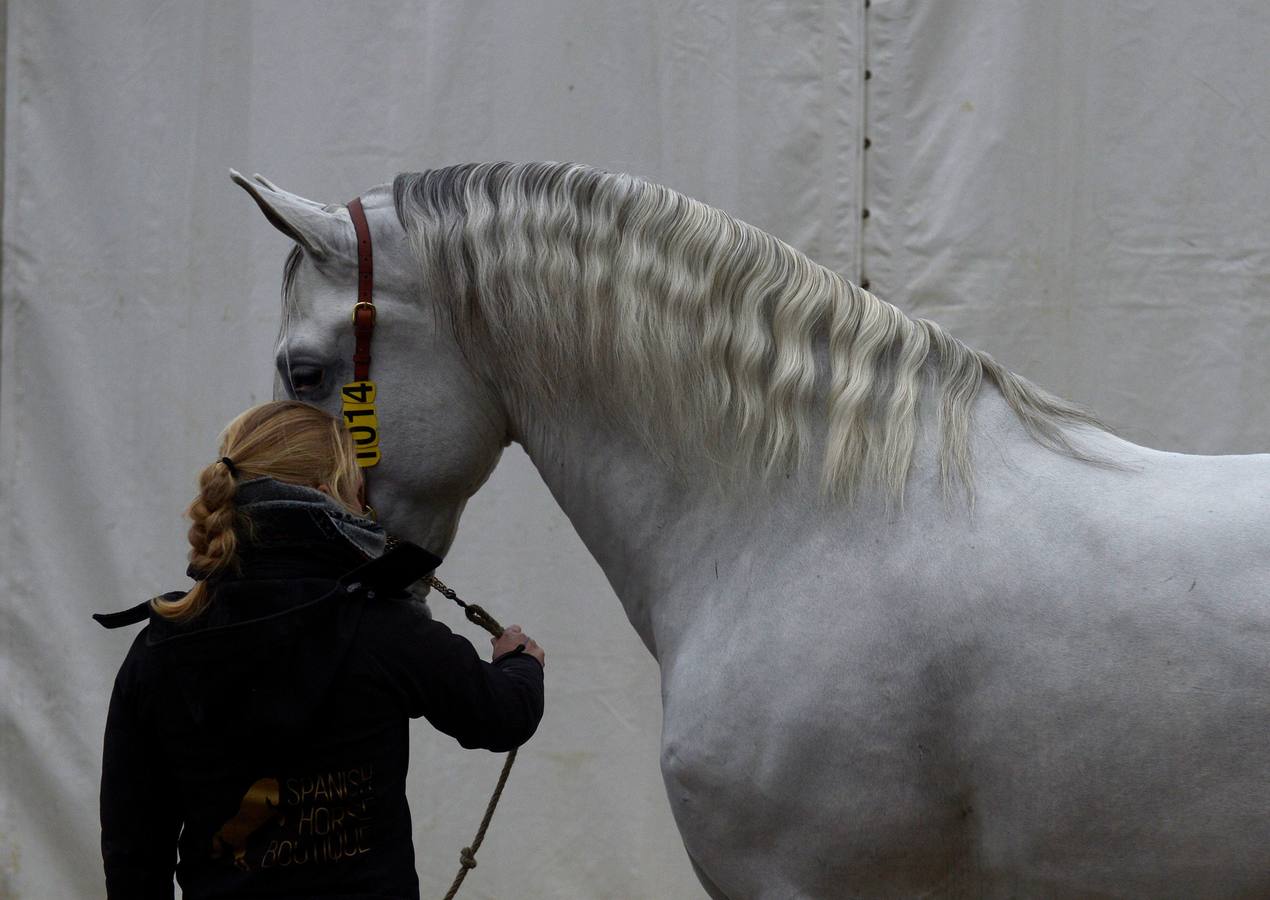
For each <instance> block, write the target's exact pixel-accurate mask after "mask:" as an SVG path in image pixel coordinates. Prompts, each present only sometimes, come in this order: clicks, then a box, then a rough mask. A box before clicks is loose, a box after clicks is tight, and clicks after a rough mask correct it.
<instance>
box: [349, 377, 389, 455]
mask: <svg viewBox="0 0 1270 900" xmlns="http://www.w3.org/2000/svg"><path fill="white" fill-rule="evenodd" d="M340 399H341V400H342V401H343V413H344V426H345V427H346V428H347V429H348V431H349V433H350V434H351V435H352V436H353V443H354V444H356V445H357V464H358V465H359V466H361V467H362V468H363V469H368V468H370V467H371V466H373V465H375V464H376V463H378V462H379V459H380V453H379V417H378V416H377V415H376V414H375V382H373V381H350V382H349V383H348V384H346V385H344V387H343V388H341V389H340Z"/></svg>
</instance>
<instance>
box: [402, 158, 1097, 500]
mask: <svg viewBox="0 0 1270 900" xmlns="http://www.w3.org/2000/svg"><path fill="white" fill-rule="evenodd" d="M393 199H394V204H395V207H396V211H397V215H398V218H399V219H400V221H401V224H402V226H403V227H404V228H405V229H406V231H407V232H408V233H409V234H410V235H411V236H412V240H413V246H414V248H415V252H416V253H417V254H418V255H419V256H420V262H421V263H422V271H423V272H424V278H425V282H426V283H425V285H424V290H425V291H426V292H427V294H428V295H429V296H430V297H432V298H435V299H436V300H437V301H439V302H441V303H443V304H444V305H445V306H446V312H447V313H448V316H449V319H450V322H451V324H452V326H453V328H454V331H455V335H456V338H457V339H458V341H459V343H460V345H461V346H462V347H463V350H464V353H465V354H466V355H467V356H468V358H469V359H471V360H474V361H480V364H481V365H484V366H485V367H487V370H488V371H487V374H488V375H489V376H490V377H492V378H495V379H496V380H498V381H499V382H500V383H502V384H503V386H504V388H505V389H506V390H507V391H508V394H509V397H510V398H511V401H512V402H513V404H514V405H516V406H518V407H519V409H516V410H513V412H514V413H515V414H519V415H520V416H521V417H522V420H525V419H529V418H531V417H532V410H533V409H535V408H537V407H540V406H541V404H542V403H544V402H556V403H558V402H561V401H562V400H566V401H577V402H585V403H588V404H589V405H590V406H591V407H593V408H594V409H596V410H597V411H598V412H600V413H601V414H603V415H604V416H606V417H607V418H608V419H610V420H611V421H613V422H616V423H619V424H621V425H622V426H624V427H626V428H628V429H629V430H631V431H633V432H634V433H635V434H636V435H637V436H638V437H639V438H640V439H641V441H642V442H643V443H644V444H645V446H646V447H647V448H648V449H649V451H650V452H651V453H653V454H654V455H655V456H656V457H658V458H659V459H660V460H661V461H662V462H663V463H665V464H666V465H667V466H669V467H671V468H672V469H673V470H675V471H676V472H678V473H679V474H681V475H684V476H686V475H688V474H689V473H690V472H698V473H699V472H700V471H701V470H702V465H701V464H702V463H705V464H706V466H705V470H706V471H707V472H708V473H710V474H711V475H712V476H713V478H714V482H715V484H716V485H718V486H720V487H723V488H727V487H730V486H736V485H738V484H740V483H744V482H745V481H747V480H749V479H752V478H754V477H758V478H760V479H770V478H772V477H773V476H775V475H777V474H784V473H789V472H792V471H794V470H796V469H799V468H801V467H802V466H804V465H806V461H807V450H808V448H809V447H810V446H811V444H812V443H813V437H814V436H815V429H823V431H824V446H825V451H824V456H823V458H822V459H821V461H820V462H821V477H820V484H821V489H822V491H823V493H824V494H825V495H826V496H829V497H833V498H837V499H847V498H850V497H851V496H852V495H854V494H855V493H856V492H857V491H858V490H859V489H860V488H862V487H865V486H868V485H878V486H881V487H882V488H884V489H885V491H886V492H887V493H888V494H889V495H890V496H892V497H893V498H897V499H898V498H902V495H903V491H904V487H905V483H906V480H907V477H908V472H909V469H910V467H911V465H912V460H913V455H914V443H915V439H916V433H917V420H918V412H919V410H918V405H919V400H920V398H921V396H922V393H923V388H924V387H925V386H929V387H930V388H931V389H932V390H933V393H934V395H935V396H937V397H938V405H939V423H940V424H939V433H940V447H939V459H940V470H941V473H942V476H943V482H944V484H945V487H946V488H947V487H948V486H949V485H951V484H952V483H953V482H955V481H958V480H959V481H960V482H961V483H962V484H963V485H964V486H965V488H966V490H967V492H969V491H970V490H971V484H972V477H973V470H972V466H971V461H970V451H969V430H970V412H971V405H972V403H973V401H974V399H975V396H976V394H977V393H978V390H979V387H980V385H981V383H982V380H983V377H984V376H985V375H986V376H987V377H988V378H989V379H991V380H992V381H993V382H995V383H996V384H997V385H998V386H999V387H1000V389H1001V392H1002V394H1003V396H1004V397H1005V399H1006V402H1007V403H1009V405H1010V406H1011V408H1013V409H1014V411H1015V413H1016V414H1017V415H1018V416H1019V419H1020V420H1021V422H1022V423H1023V425H1024V426H1025V427H1026V428H1027V430H1028V431H1029V433H1031V434H1032V436H1033V437H1034V438H1036V439H1037V440H1038V441H1040V442H1041V443H1043V444H1045V445H1046V446H1049V447H1050V448H1051V449H1055V450H1058V451H1060V452H1063V453H1066V454H1069V455H1072V456H1076V457H1078V458H1083V459H1088V458H1089V457H1087V456H1085V455H1084V454H1083V453H1082V452H1081V451H1080V450H1078V449H1077V448H1076V447H1074V446H1073V445H1072V443H1071V442H1070V441H1069V440H1068V438H1067V436H1066V433H1065V430H1064V426H1066V425H1069V424H1072V423H1081V424H1089V425H1094V426H1097V427H1101V426H1100V425H1099V423H1097V421H1096V420H1094V419H1093V418H1092V417H1091V416H1090V415H1089V414H1088V413H1086V412H1085V411H1083V410H1081V409H1080V408H1078V407H1076V406H1074V405H1072V404H1070V403H1067V402H1066V401H1063V400H1060V399H1058V398H1056V397H1053V396H1052V395H1050V394H1048V393H1046V392H1044V391H1042V390H1040V389H1039V388H1037V387H1035V386H1034V385H1032V384H1030V383H1029V382H1027V381H1026V380H1024V379H1022V378H1019V377H1018V376H1016V375H1013V374H1012V373H1010V372H1008V371H1007V370H1005V369H1004V368H1002V367H1001V366H1000V365H998V364H997V363H996V362H994V361H993V360H992V359H991V357H989V356H988V355H987V354H985V353H982V352H981V351H977V350H974V349H971V348H969V347H967V346H966V345H964V344H962V343H961V342H960V341H958V340H956V339H955V338H953V337H952V336H951V335H949V334H948V333H947V332H946V331H945V330H944V329H942V328H941V327H940V326H939V325H937V324H935V323H933V322H930V321H927V320H921V319H917V320H914V319H911V318H909V317H908V316H906V315H905V314H904V313H903V312H901V311H900V310H899V309H897V308H896V307H895V306H893V305H891V304H889V303H887V302H885V301H883V300H881V299H879V298H877V297H875V296H874V295H873V294H871V293H869V292H868V291H866V290H864V289H863V288H860V287H859V286H857V285H854V284H852V283H850V282H849V281H847V280H846V279H844V278H843V277H842V276H840V275H838V274H837V273H835V272H832V271H830V270H828V269H826V268H824V267H823V266H820V265H818V264H816V263H815V262H813V261H812V260H810V259H809V258H808V257H806V256H805V255H804V254H802V253H800V252H799V251H797V250H795V249H794V248H792V247H790V246H788V245H787V244H785V243H783V242H782V241H780V240H778V239H777V238H775V237H773V236H772V235H770V234H767V233H765V232H763V231H761V230H759V229H758V228H755V227H753V226H751V225H748V224H746V223H745V222H742V221H740V220H738V219H735V218H733V217H732V216H729V215H728V214H727V213H724V212H722V211H721V210H718V209H715V208H712V207H710V206H707V205H706V204H704V203H701V202H699V201H697V200H694V199H692V198H690V197H687V196H685V195H683V194H680V193H678V192H676V191H674V190H671V189H670V188H667V187H664V186H662V185H658V184H654V183H652V182H648V181H644V180H642V179H639V178H636V177H633V176H630V175H625V174H620V173H611V172H605V171H603V170H600V169H595V168H592V167H589V166H584V165H579V164H574V163H544V162H536V163H515V164H513V163H505V162H504V163H480V164H473V163H468V164H464V165H459V166H452V167H449V168H443V169H434V170H430V171H427V172H422V173H404V174H402V175H399V176H397V178H396V179H395V180H394V182H393ZM818 352H820V353H822V354H825V355H827V362H828V369H827V371H824V372H822V371H820V370H818V368H817V354H818Z"/></svg>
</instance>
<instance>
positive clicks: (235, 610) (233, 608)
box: [98, 479, 543, 900]
mask: <svg viewBox="0 0 1270 900" xmlns="http://www.w3.org/2000/svg"><path fill="white" fill-rule="evenodd" d="M239 495H240V501H241V500H246V501H250V500H253V498H254V500H255V501H256V502H246V503H242V504H241V505H240V510H241V511H242V515H243V521H242V523H241V525H240V527H239V528H238V529H237V530H238V531H239V534H240V536H241V537H242V538H243V539H244V540H243V542H242V547H241V556H242V568H241V571H240V572H237V573H235V574H232V575H229V576H225V577H221V578H219V579H216V580H215V581H214V582H212V583H211V585H212V590H213V597H214V600H213V603H212V605H211V606H210V607H209V608H208V609H207V610H206V611H205V612H204V613H203V614H202V615H200V616H199V617H198V618H197V619H195V620H194V621H192V622H191V623H189V624H186V625H178V624H175V623H173V622H171V621H169V620H166V619H163V618H161V617H159V616H157V615H155V614H153V613H151V614H149V615H148V620H149V624H148V625H147V626H146V627H145V628H144V629H142V631H141V633H140V634H139V635H138V636H137V638H136V640H135V641H134V642H133V644H132V649H131V650H130V651H129V652H128V655H127V658H126V659H125V660H124V662H123V665H122V667H121V668H120V670H119V674H118V677H117V678H116V679H115V686H114V693H113V695H112V697H111V701H110V712H109V717H108V720H107V723H106V736H105V752H104V756H103V761H102V784H101V825H102V856H103V860H104V862H105V869H106V885H107V891H108V893H109V895H110V896H111V897H126V898H149V897H163V898H170V897H172V895H173V888H172V875H173V870H174V867H175V872H176V878H177V880H178V881H179V882H180V884H181V888H182V890H183V892H184V896H185V897H186V898H188V900H200V898H210V897H230V896H252V897H409V898H415V897H418V880H417V877H416V875H415V869H414V847H413V844H412V841H411V828H410V811H409V807H408V806H407V803H406V795H405V779H406V765H407V759H408V733H407V724H408V722H407V720H408V719H410V718H416V717H419V716H423V717H425V718H427V720H428V721H429V722H431V723H432V724H433V725H434V726H436V727H437V728H438V729H440V730H441V731H443V732H445V733H446V734H449V735H451V736H453V737H455V738H456V739H457V740H458V741H459V743H460V744H462V745H463V746H464V747H468V748H476V747H482V748H485V749H488V750H509V749H511V748H512V747H515V746H518V745H519V744H521V743H523V742H525V741H526V740H528V739H529V737H530V736H531V735H532V734H533V733H534V730H535V728H537V726H538V722H539V720H540V719H541V717H542V710H543V680H542V668H541V666H540V665H539V664H538V662H537V660H535V659H533V658H532V657H530V656H526V655H524V654H509V655H506V656H504V657H502V658H500V659H499V660H497V661H496V662H495V663H487V662H484V661H482V660H481V659H480V658H479V657H478V656H477V653H476V650H475V649H474V648H473V646H472V645H471V644H470V643H469V642H468V641H467V640H466V639H464V638H462V637H459V636H457V635H455V634H452V633H451V632H450V630H449V629H448V628H446V627H445V626H444V625H442V624H440V623H438V622H434V621H433V620H432V619H431V617H430V615H429V614H428V611H427V606H426V605H425V604H423V603H422V602H420V601H418V600H415V599H413V598H412V597H411V596H410V595H409V594H408V593H406V592H405V588H406V587H407V586H408V585H409V584H410V583H412V582H413V581H415V580H416V579H417V578H419V577H421V576H423V575H426V574H427V573H428V572H430V571H431V569H432V568H434V567H435V566H436V564H437V563H438V562H439V560H437V559H436V557H433V556H431V554H428V553H427V552H426V551H424V550H422V549H420V548H418V547H414V546H413V545H410V544H402V545H399V546H397V547H395V548H393V549H391V550H389V551H388V552H387V553H385V554H383V555H382V556H381V557H379V558H377V559H373V560H372V559H371V557H372V556H373V547H372V552H371V553H367V552H366V550H365V549H363V548H364V547H365V546H366V545H367V541H366V540H361V541H360V543H361V545H362V547H359V546H358V544H359V541H357V540H354V539H351V538H350V537H349V534H350V533H351V534H353V535H354V537H357V535H358V533H359V532H358V530H359V527H360V528H361V531H360V535H361V537H363V538H364V537H366V535H367V534H368V533H369V534H370V537H371V538H372V539H373V538H374V534H373V533H370V532H368V531H367V528H369V529H374V528H375V526H373V524H372V523H369V522H366V521H365V520H360V519H357V517H353V516H349V515H348V514H346V513H344V512H343V511H342V510H340V509H339V508H338V507H336V506H335V505H334V503H333V502H331V501H329V499H327V498H325V495H322V494H320V493H318V492H316V491H309V490H308V489H306V488H298V489H297V488H293V487H291V486H286V485H280V484H279V483H278V482H275V481H273V480H272V479H257V480H255V481H251V482H244V484H243V485H242V487H241V488H240V492H239ZM309 495H311V496H309ZM280 496H281V497H282V498H283V499H282V500H281V502H278V500H277V498H278V497H280ZM271 498H272V499H271ZM248 522H249V523H250V524H249V525H248ZM380 540H381V541H382V537H381V538H380ZM372 543H373V540H372ZM169 596H171V597H179V596H181V593H180V592H176V593H174V594H171V595H169ZM98 618H99V619H100V620H104V621H103V624H106V625H108V626H109V627H115V626H118V625H120V624H127V623H128V622H135V621H141V620H142V619H143V618H146V615H145V607H144V606H142V607H137V608H136V609H134V610H131V611H128V612H125V613H120V614H116V615H115V616H113V617H111V616H103V617H98ZM178 835H179V840H178ZM178 843H179V848H180V862H179V863H177V860H176V854H177V847H178Z"/></svg>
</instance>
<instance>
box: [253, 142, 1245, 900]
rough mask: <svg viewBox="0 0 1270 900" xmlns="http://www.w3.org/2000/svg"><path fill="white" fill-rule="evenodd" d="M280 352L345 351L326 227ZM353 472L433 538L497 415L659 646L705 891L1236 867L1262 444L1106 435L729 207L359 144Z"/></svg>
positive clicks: (627, 184)
mask: <svg viewBox="0 0 1270 900" xmlns="http://www.w3.org/2000/svg"><path fill="white" fill-rule="evenodd" d="M235 180H236V181H237V182H238V183H239V184H241V185H242V186H243V187H244V188H246V189H247V190H248V191H249V192H250V193H251V195H252V196H253V197H254V198H255V200H256V202H257V203H258V204H259V205H260V207H261V209H262V210H263V211H264V213H265V215H266V216H268V218H269V220H270V221H271V222H272V223H273V224H274V225H275V226H277V227H278V228H279V229H281V230H282V231H283V232H284V233H285V234H287V235H288V236H289V237H291V238H292V239H294V240H295V242H296V244H297V250H296V251H295V253H294V255H293V256H292V257H291V258H290V259H289V261H288V265H287V269H286V278H285V286H284V296H285V300H284V305H285V307H286V313H285V321H286V323H287V325H286V327H285V328H284V332H283V338H282V340H281V341H280V344H279V347H278V365H279V371H280V377H281V381H282V384H283V385H284V389H285V390H286V391H287V392H288V393H290V394H292V395H294V396H296V397H299V398H302V399H305V400H309V401H311V402H314V403H316V404H319V405H322V406H325V407H328V408H331V409H332V410H334V409H336V408H338V400H337V399H336V396H335V395H336V394H338V390H339V385H340V384H341V383H343V382H344V381H348V380H350V375H349V372H350V370H351V362H350V359H351V355H352V340H351V337H350V329H351V326H350V322H349V318H350V309H351V306H352V303H353V300H354V299H355V297H356V289H355V284H354V281H355V274H356V265H357V263H356V260H357V257H356V253H355V249H354V240H353V234H354V232H353V227H352V225H351V224H350V219H349V214H348V212H347V210H346V209H345V208H344V207H342V206H324V205H322V204H318V203H314V202H312V201H308V200H304V199H302V198H300V197H297V196H295V195H293V194H290V193H287V192H285V191H282V190H280V189H278V188H276V187H274V186H273V185H271V184H270V183H269V182H267V181H265V180H263V179H259V178H258V179H257V180H255V181H248V180H247V179H244V178H242V177H241V176H238V175H237V174H236V173H235ZM362 201H363V203H364V206H365V209H366V214H367V217H368V219H369V223H370V230H371V233H372V235H373V239H374V248H375V249H374V264H375V273H376V274H375V302H376V306H377V307H379V309H380V313H379V323H378V326H377V329H376V331H375V336H374V344H373V349H372V352H373V354H374V363H373V366H372V377H373V378H374V379H375V380H376V381H377V382H378V384H379V396H380V410H379V419H380V424H381V431H382V439H381V441H382V443H381V446H382V448H383V461H382V463H380V465H379V466H378V468H376V469H374V470H373V471H372V474H371V478H370V486H371V487H370V490H371V493H372V498H371V499H372V502H373V503H374V505H375V506H376V507H377V508H378V509H379V510H380V514H381V517H382V518H383V519H384V520H385V521H386V522H387V523H388V524H389V526H390V527H391V529H392V530H394V531H396V532H398V533H400V534H402V535H403V536H405V537H408V538H410V539H412V540H415V541H417V542H419V543H422V544H424V545H426V546H428V547H429V548H431V549H432V550H434V551H436V552H437V553H442V554H443V553H444V552H445V551H446V549H447V548H448V547H449V544H450V541H451V539H452V537H453V535H454V531H455V527H456V523H457V521H458V517H459V514H460V512H461V511H462V509H463V505H464V503H465V501H466V500H467V498H468V497H469V496H471V495H472V493H473V492H475V491H476V490H477V489H478V488H479V487H480V486H481V484H482V482H484V480H485V479H486V477H487V476H488V475H489V474H490V472H491V470H492V469H493V467H494V465H495V463H496V462H497V460H498V458H499V455H500V453H501V451H502V448H503V447H504V446H506V445H507V444H508V443H509V442H510V441H518V442H519V443H520V444H522V445H523V447H524V449H525V451H526V452H527V453H528V455H529V457H530V458H531V459H532V460H533V462H534V465H535V466H536V467H537V468H538V471H539V472H540V473H541V475H542V477H543V479H544V481H545V482H546V483H547V485H548V487H549V488H550V490H551V492H552V494H553V495H554V496H555V498H556V500H557V502H558V503H559V504H560V506H561V508H562V509H563V510H564V512H565V513H566V514H567V515H568V517H569V519H570V521H571V522H572V523H573V525H574V527H575V528H576V529H577V531H578V533H579V535H581V537H582V539H583V541H584V542H585V543H586V545H587V547H588V548H589V549H590V551H591V553H592V554H593V555H594V556H595V558H596V560H597V561H598V562H599V564H600V565H601V566H602V568H603V570H604V572H605V574H606V575H607V577H608V579H609V581H610V583H611V584H612V586H613V588H614V590H615V591H616V593H617V595H618V597H620V598H621V602H622V604H623V605H624V607H625V609H626V613H627V615H628V617H629V618H630V621H631V624H632V625H633V626H634V627H635V629H636V630H637V631H638V633H639V635H640V637H641V638H642V639H643V641H644V643H645V645H647V647H648V649H649V651H650V652H651V653H652V654H653V655H654V656H655V657H656V659H657V661H658V663H659V665H660V669H661V679H662V697H663V706H664V728H663V737H662V752H661V766H662V771H663V774H664V777H665V783H666V789H667V792H668V793H669V797H670V803H671V807H672V809H673V810H674V815H675V818H676V821H677V824H678V826H679V830H680V833H681V835H682V838H683V841H684V845H685V846H686V848H687V851H688V854H689V856H690V857H691V859H692V861H693V864H694V866H695V868H696V870H697V873H698V876H699V877H700V879H701V882H702V884H703V885H704V886H705V888H706V890H707V892H708V893H709V894H710V895H711V896H714V897H732V898H748V897H781V898H784V897H846V896H861V897H886V896H892V897H909V896H932V895H933V896H967V897H1018V896H1030V897H1036V896H1056V897H1077V896H1079V897H1093V896H1116V897H1127V896H1137V897H1161V896H1175V897H1200V896H1203V897H1252V896H1262V897H1264V896H1270V587H1268V585H1270V456H1267V455H1257V456H1206V457H1201V456H1188V455H1183V454H1177V453H1164V452H1159V451H1155V450H1150V449H1147V448H1143V447H1138V446H1135V445H1133V444H1130V443H1128V442H1126V441H1124V440H1121V439H1118V438H1116V437H1114V436H1112V435H1111V434H1109V433H1107V432H1106V431H1105V430H1103V429H1101V428H1099V427H1098V426H1097V423H1096V422H1094V421H1093V420H1092V419H1091V418H1090V417H1089V416H1087V415H1085V414H1084V413H1082V412H1080V411H1079V410H1078V409H1076V408H1075V407H1073V406H1071V405H1069V404H1067V403H1064V402H1063V401H1061V400H1058V399H1056V398H1054V397H1052V396H1050V395H1048V394H1046V393H1044V392H1043V391H1041V390H1039V389H1038V388H1036V387H1034V386H1032V385H1030V384H1028V383H1027V382H1025V381H1023V380H1022V379H1020V378H1018V377H1017V376H1014V375H1012V374H1010V373H1009V372H1007V371H1005V370H1004V369H1002V368H1001V367H1000V366H999V365H997V364H996V363H994V362H993V361H992V360H991V359H990V358H989V357H988V356H987V355H985V354H983V353H982V352H979V351H976V350H973V349H970V348H968V347H966V346H965V345H964V344H962V343H960V342H959V341H957V340H955V339H954V338H952V337H950V336H949V335H948V334H947V333H946V332H945V331H944V330H943V329H941V328H940V327H938V326H937V325H934V324H933V323H930V322H926V321H922V320H913V319H910V318H908V317H907V316H905V315H904V314H903V313H902V312H900V311H899V310H898V309H896V308H895V307H893V306H891V305H890V304H887V303H885V302H883V301H881V300H879V299H877V298H876V297H874V296H873V295H871V294H869V293H868V292H866V291H864V290H862V289H860V288H858V287H856V286H854V285H852V284H850V283H848V282H846V281H845V280H844V279H842V278H841V277H839V276H838V275H836V274H834V273H832V272H830V271H827V270H826V269H824V268H822V267H820V266H818V265H816V264H815V263H813V262H811V261H810V260H809V259H807V258H806V257H805V256H803V255H802V254H800V253H799V252H797V251H796V250H794V249H792V248H790V247H788V246H786V245H785V244H783V243H781V242H780V241H778V240H776V239H775V238H773V237H771V236H770V235H767V234H765V233H763V232H761V231H759V230H758V229H755V228H753V227H751V226H748V225H746V224H744V223H742V222H738V221H736V220H735V219H732V218H731V217H729V216H727V215H726V214H724V213H722V212H719V211H717V210H714V209H711V208H709V207H707V206H705V205H703V204H701V203H698V202H696V201H694V200H691V199H689V198H687V197H684V196H682V195H680V194H677V193H675V192H674V191H671V190H669V189H667V188H664V187H661V186H658V185H655V184H650V183H647V182H644V181H641V180H639V179H637V178H633V177H631V176H628V175H620V174H611V173H605V172H600V171H597V170H594V169H591V168H588V167H585V166H579V165H565V164H555V163H534V164H515V165H513V164H507V163H500V164H482V165H465V166H458V167H454V168H448V169H439V170H435V171H430V172H426V173H423V174H407V175H401V176H399V177H398V178H397V179H396V180H395V181H394V182H393V183H392V184H391V185H382V186H380V187H377V188H374V189H372V190H370V191H369V192H367V193H366V194H364V195H362Z"/></svg>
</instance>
